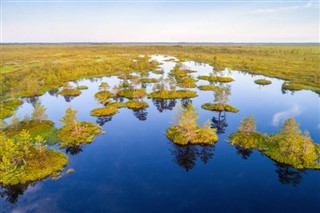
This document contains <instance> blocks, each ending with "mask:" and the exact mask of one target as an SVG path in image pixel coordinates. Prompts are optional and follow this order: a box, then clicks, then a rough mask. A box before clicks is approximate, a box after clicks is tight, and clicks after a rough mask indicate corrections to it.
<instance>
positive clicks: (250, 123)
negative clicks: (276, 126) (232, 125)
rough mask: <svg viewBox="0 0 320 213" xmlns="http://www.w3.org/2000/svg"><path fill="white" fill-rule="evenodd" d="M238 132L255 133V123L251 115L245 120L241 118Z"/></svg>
mask: <svg viewBox="0 0 320 213" xmlns="http://www.w3.org/2000/svg"><path fill="white" fill-rule="evenodd" d="M239 131H240V132H242V133H250V132H255V131H256V121H255V120H254V118H253V116H252V115H249V116H248V117H247V118H243V119H242V120H241V121H240V126H239Z"/></svg>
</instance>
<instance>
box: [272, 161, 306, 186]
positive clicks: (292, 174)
mask: <svg viewBox="0 0 320 213" xmlns="http://www.w3.org/2000/svg"><path fill="white" fill-rule="evenodd" d="M275 165H276V167H277V169H276V170H275V172H276V173H277V174H278V177H279V181H280V183H282V184H290V185H293V186H297V185H299V184H300V182H301V180H302V175H303V174H305V173H306V172H305V170H299V169H295V168H293V167H290V166H287V165H284V164H281V163H276V164H275Z"/></svg>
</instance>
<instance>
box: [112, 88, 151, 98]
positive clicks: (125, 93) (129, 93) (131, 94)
mask: <svg viewBox="0 0 320 213" xmlns="http://www.w3.org/2000/svg"><path fill="white" fill-rule="evenodd" d="M140 94H141V95H140ZM117 95H118V96H120V97H124V98H128V99H133V98H135V97H136V96H137V95H139V96H141V97H144V96H145V95H146V90H145V89H144V88H140V89H124V90H120V91H119V92H118V94H117Z"/></svg>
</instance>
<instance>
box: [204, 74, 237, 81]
mask: <svg viewBox="0 0 320 213" xmlns="http://www.w3.org/2000/svg"><path fill="white" fill-rule="evenodd" d="M198 79H200V80H206V81H210V82H220V83H229V82H232V81H234V79H233V78H231V77H221V76H215V75H209V76H205V75H200V76H198Z"/></svg>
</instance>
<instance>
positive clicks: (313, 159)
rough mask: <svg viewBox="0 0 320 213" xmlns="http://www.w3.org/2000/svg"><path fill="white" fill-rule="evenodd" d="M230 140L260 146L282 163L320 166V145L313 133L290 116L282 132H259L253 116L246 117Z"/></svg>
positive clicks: (296, 165)
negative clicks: (311, 135) (301, 128)
mask: <svg viewBox="0 0 320 213" xmlns="http://www.w3.org/2000/svg"><path fill="white" fill-rule="evenodd" d="M229 138H230V143H231V144H232V145H236V146H239V147H241V148H245V149H258V150H259V151H261V152H263V153H264V154H265V155H267V156H268V157H270V158H271V159H272V160H275V161H277V162H280V163H284V164H287V165H290V166H293V167H295V168H298V169H320V162H319V161H318V160H319V158H320V145H319V144H316V143H314V142H313V141H312V139H311V138H310V136H309V133H308V132H307V131H305V132H304V133H302V131H301V130H300V129H299V124H297V123H296V122H295V121H294V120H293V118H289V119H288V120H287V121H286V122H285V123H284V125H283V126H282V127H281V129H280V132H279V133H278V134H271V135H266V134H262V133H260V132H256V124H255V121H254V119H253V117H252V116H249V117H248V118H245V119H243V120H242V121H241V122H240V127H239V129H238V131H237V132H235V133H232V134H230V135H229Z"/></svg>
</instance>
